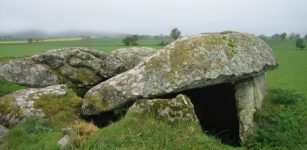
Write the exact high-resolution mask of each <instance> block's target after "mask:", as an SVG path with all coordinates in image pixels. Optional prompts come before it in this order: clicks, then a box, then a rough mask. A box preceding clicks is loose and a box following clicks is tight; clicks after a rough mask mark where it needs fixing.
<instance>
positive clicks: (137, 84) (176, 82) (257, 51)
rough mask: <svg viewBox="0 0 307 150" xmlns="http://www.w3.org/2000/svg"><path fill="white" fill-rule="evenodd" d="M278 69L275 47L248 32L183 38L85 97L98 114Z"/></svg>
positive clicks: (90, 109)
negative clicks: (274, 52)
mask: <svg viewBox="0 0 307 150" xmlns="http://www.w3.org/2000/svg"><path fill="white" fill-rule="evenodd" d="M276 66H277V62H276V59H275V57H274V56H273V52H272V50H271V48H270V47H269V46H268V45H267V44H266V43H265V42H264V41H262V40H261V39H259V38H257V37H256V36H253V35H250V34H244V33H236V32H227V33H207V34H199V35H194V36H188V37H184V38H182V39H179V40H177V41H175V42H173V43H171V44H169V45H168V46H166V47H165V48H164V49H162V50H161V51H159V52H157V53H155V54H154V55H153V56H151V57H149V58H147V59H145V60H144V61H143V62H141V63H140V64H139V65H137V66H136V67H134V68H133V69H131V70H129V71H127V72H125V73H122V74H119V75H117V76H115V77H113V78H111V79H109V80H107V81H105V82H102V83H100V84H98V85H97V86H95V87H94V88H92V89H91V90H89V91H88V92H87V93H86V95H85V100H84V103H83V110H84V113H85V114H97V113H100V112H103V111H109V110H112V109H115V108H118V107H121V106H122V105H124V104H125V103H127V102H129V101H134V100H137V99H140V98H150V97H158V96H160V95H165V94H168V93H175V92H180V91H185V90H190V89H194V88H201V87H206V86H211V85H216V84H220V83H226V82H236V81H239V80H242V79H246V78H249V77H252V76H255V75H258V74H261V73H264V72H266V71H267V70H270V69H273V68H275V67H276Z"/></svg>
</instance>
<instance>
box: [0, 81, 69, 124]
mask: <svg viewBox="0 0 307 150" xmlns="http://www.w3.org/2000/svg"><path fill="white" fill-rule="evenodd" d="M67 90H68V89H67V86H66V85H63V84H62V85H54V86H48V87H45V88H28V89H23V90H19V91H17V92H14V93H11V94H8V95H5V96H3V97H0V122H1V124H2V125H4V126H6V127H11V126H13V125H15V124H17V123H19V122H20V121H22V120H23V119H24V118H26V117H29V116H37V117H44V116H45V115H46V114H44V112H43V110H42V109H39V108H36V107H35V101H36V100H38V99H40V98H41V97H43V96H48V95H53V96H63V95H65V94H66V92H67Z"/></svg>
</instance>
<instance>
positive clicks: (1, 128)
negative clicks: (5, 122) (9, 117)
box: [0, 124, 9, 143]
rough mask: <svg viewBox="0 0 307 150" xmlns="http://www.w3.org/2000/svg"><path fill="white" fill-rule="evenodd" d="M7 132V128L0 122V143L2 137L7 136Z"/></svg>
mask: <svg viewBox="0 0 307 150" xmlns="http://www.w3.org/2000/svg"><path fill="white" fill-rule="evenodd" d="M8 133H9V129H8V128H6V127H4V126H2V125H1V124H0V143H1V142H2V141H3V139H4V138H5V137H6V136H7V134H8Z"/></svg>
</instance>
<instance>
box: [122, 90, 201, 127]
mask: <svg viewBox="0 0 307 150" xmlns="http://www.w3.org/2000/svg"><path fill="white" fill-rule="evenodd" d="M130 113H153V114H154V116H155V117H156V118H157V119H161V120H167V121H169V122H175V121H178V120H185V121H198V119H197V116H196V114H195V112H194V106H193V104H192V102H191V100H190V98H189V97H187V96H185V95H182V94H179V95H177V96H176V97H175V98H172V99H151V100H148V99H142V100H137V101H135V102H134V104H133V105H132V106H131V107H130V108H129V111H128V115H129V114H130Z"/></svg>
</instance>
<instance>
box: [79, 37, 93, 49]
mask: <svg viewBox="0 0 307 150" xmlns="http://www.w3.org/2000/svg"><path fill="white" fill-rule="evenodd" d="M90 39H91V37H90V36H81V41H80V42H81V46H83V47H86V46H87V45H88V42H89V40H90Z"/></svg>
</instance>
